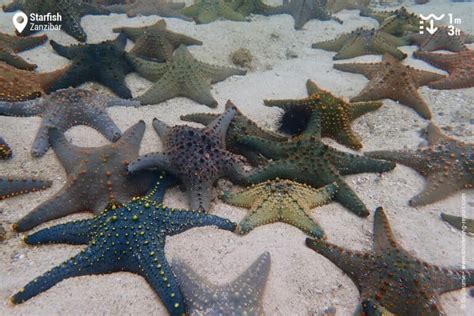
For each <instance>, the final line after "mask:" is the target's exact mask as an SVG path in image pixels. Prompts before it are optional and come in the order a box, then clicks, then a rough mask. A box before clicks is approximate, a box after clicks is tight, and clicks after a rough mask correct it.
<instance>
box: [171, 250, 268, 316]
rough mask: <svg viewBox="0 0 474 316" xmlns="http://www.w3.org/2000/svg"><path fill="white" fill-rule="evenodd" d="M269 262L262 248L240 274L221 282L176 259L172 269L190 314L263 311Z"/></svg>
mask: <svg viewBox="0 0 474 316" xmlns="http://www.w3.org/2000/svg"><path fill="white" fill-rule="evenodd" d="M270 265H271V259H270V253H268V252H265V253H263V254H262V255H260V257H258V259H257V260H255V262H254V263H253V264H252V265H251V266H250V267H249V268H248V269H247V270H246V271H245V272H243V273H242V274H241V275H240V276H239V277H237V278H236V279H235V280H233V281H232V282H229V283H227V284H224V285H221V286H217V285H214V284H212V283H210V282H209V281H207V280H205V279H204V278H202V277H200V276H199V275H198V274H197V273H196V272H194V271H193V270H192V269H191V268H190V267H189V266H188V265H187V264H186V263H184V262H181V261H178V260H176V259H175V260H173V263H172V269H173V271H174V273H175V274H176V277H177V279H178V283H179V284H180V288H181V291H182V292H183V296H184V300H185V302H186V305H187V307H188V313H189V314H190V315H264V311H263V306H262V305H263V304H262V299H263V292H264V290H265V283H266V281H267V278H268V274H269V272H270Z"/></svg>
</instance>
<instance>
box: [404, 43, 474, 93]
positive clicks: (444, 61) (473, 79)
mask: <svg viewBox="0 0 474 316" xmlns="http://www.w3.org/2000/svg"><path fill="white" fill-rule="evenodd" d="M413 56H414V57H416V58H419V59H421V60H424V61H425V62H427V63H429V64H431V65H433V66H435V67H438V68H441V69H443V70H446V71H447V72H448V73H449V76H448V77H447V78H444V79H441V80H438V81H434V82H431V83H430V84H428V87H430V88H432V89H462V88H470V87H474V51H472V50H470V49H465V50H462V51H460V52H458V53H455V54H437V53H428V52H423V51H416V52H414V53H413Z"/></svg>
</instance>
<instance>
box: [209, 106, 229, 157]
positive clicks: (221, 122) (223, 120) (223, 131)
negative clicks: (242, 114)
mask: <svg viewBox="0 0 474 316" xmlns="http://www.w3.org/2000/svg"><path fill="white" fill-rule="evenodd" d="M236 114H237V108H236V107H231V108H229V109H227V110H226V111H225V112H224V113H223V114H222V115H219V116H218V117H216V118H215V119H214V120H213V121H212V122H211V123H209V125H207V126H206V128H205V129H204V130H205V131H206V132H208V133H210V134H212V135H214V136H215V138H216V139H218V140H219V144H220V147H221V148H224V147H225V138H226V135H227V130H228V129H229V125H230V123H231V122H232V120H233V119H234V117H235V115H236Z"/></svg>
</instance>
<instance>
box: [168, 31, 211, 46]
mask: <svg viewBox="0 0 474 316" xmlns="http://www.w3.org/2000/svg"><path fill="white" fill-rule="evenodd" d="M169 34H170V35H171V36H170V38H169V41H170V42H171V43H172V46H174V47H177V46H179V45H181V44H184V45H186V46H190V45H202V44H203V43H202V41H200V40H197V39H195V38H193V37H191V36H187V35H183V34H179V33H174V32H171V31H169Z"/></svg>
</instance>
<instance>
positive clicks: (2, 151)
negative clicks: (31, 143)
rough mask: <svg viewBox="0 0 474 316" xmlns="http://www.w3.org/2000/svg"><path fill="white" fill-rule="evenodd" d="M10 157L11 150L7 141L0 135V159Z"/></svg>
mask: <svg viewBox="0 0 474 316" xmlns="http://www.w3.org/2000/svg"><path fill="white" fill-rule="evenodd" d="M11 157H12V150H11V148H10V146H8V144H7V142H6V141H5V140H4V139H3V138H2V137H0V159H4V160H6V159H10V158H11Z"/></svg>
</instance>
